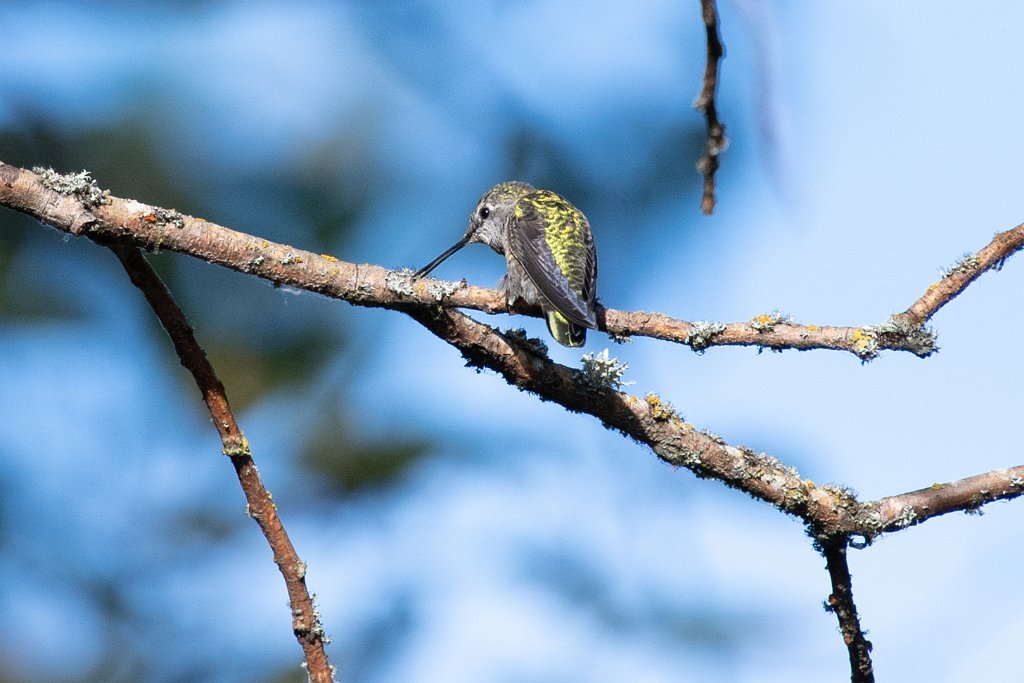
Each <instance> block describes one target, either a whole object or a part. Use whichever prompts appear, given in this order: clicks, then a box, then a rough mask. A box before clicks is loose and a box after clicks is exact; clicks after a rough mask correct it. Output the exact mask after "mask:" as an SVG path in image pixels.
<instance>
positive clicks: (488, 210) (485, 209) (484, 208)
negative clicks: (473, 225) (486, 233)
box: [476, 206, 491, 220]
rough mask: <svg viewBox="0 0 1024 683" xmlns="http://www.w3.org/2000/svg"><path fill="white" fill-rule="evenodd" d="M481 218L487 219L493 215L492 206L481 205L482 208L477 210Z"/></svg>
mask: <svg viewBox="0 0 1024 683" xmlns="http://www.w3.org/2000/svg"><path fill="white" fill-rule="evenodd" d="M476 214H477V215H478V216H480V218H482V219H483V220H487V217H488V216H490V215H491V208H490V207H489V206H481V207H480V210H479V211H477V212H476Z"/></svg>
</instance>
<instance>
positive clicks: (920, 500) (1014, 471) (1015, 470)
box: [877, 465, 1024, 531]
mask: <svg viewBox="0 0 1024 683" xmlns="http://www.w3.org/2000/svg"><path fill="white" fill-rule="evenodd" d="M1022 494H1024V465H1022V466H1018V467H1010V468H1008V469H999V470H993V471H991V472H985V473H984V474H978V475H975V476H973V477H967V478H966V479H960V480H958V481H952V482H949V483H946V484H932V485H931V486H929V487H928V488H923V489H919V490H917V491H910V492H909V493H901V494H899V495H896V496H886V497H885V498H882V499H880V500H879V501H877V505H878V512H879V523H880V526H881V529H882V531H895V530H897V529H902V528H904V527H908V526H913V525H915V524H920V523H921V522H923V521H925V520H928V519H931V518H932V517H938V516H940V515H945V514H949V513H950V512H979V508H981V506H982V505H985V504H987V503H991V502H993V501H997V500H1010V499H1012V498H1017V497H1019V496H1021V495H1022Z"/></svg>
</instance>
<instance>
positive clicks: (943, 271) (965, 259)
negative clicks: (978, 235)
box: [939, 251, 980, 280]
mask: <svg viewBox="0 0 1024 683" xmlns="http://www.w3.org/2000/svg"><path fill="white" fill-rule="evenodd" d="M979 265H980V262H979V261H978V257H977V256H975V255H974V254H972V253H971V252H969V251H968V252H964V253H963V254H960V256H958V257H957V259H956V261H953V265H950V266H944V267H942V268H939V275H941V276H942V279H943V280H945V279H946V278H947V277H949V276H950V275H953V274H955V273H961V274H963V275H967V274H969V273H972V272H974V271H975V270H977V268H978V266H979Z"/></svg>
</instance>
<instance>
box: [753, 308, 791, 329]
mask: <svg viewBox="0 0 1024 683" xmlns="http://www.w3.org/2000/svg"><path fill="white" fill-rule="evenodd" d="M789 322H790V317H789V316H788V315H786V314H785V313H782V312H781V311H779V310H778V309H776V310H774V311H772V312H771V313H762V314H761V315H755V316H754V317H753V318H751V319H750V326H751V327H752V328H754V330H755V331H757V332H761V333H762V334H763V333H765V332H771V331H772V330H774V329H775V326H776V325H784V324H786V323H789Z"/></svg>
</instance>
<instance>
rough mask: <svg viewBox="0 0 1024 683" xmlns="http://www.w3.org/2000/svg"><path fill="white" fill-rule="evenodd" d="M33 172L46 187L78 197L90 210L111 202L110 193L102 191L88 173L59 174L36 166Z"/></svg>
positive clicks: (68, 195) (50, 169) (83, 171)
mask: <svg viewBox="0 0 1024 683" xmlns="http://www.w3.org/2000/svg"><path fill="white" fill-rule="evenodd" d="M32 172H33V173H36V174H38V175H39V180H40V182H42V183H43V186H44V187H47V188H49V189H51V190H53V191H54V192H58V193H60V194H62V195H65V196H67V197H71V196H75V197H78V199H79V200H81V202H82V203H83V204H85V205H86V206H88V207H90V208H91V207H94V206H99V205H100V204H104V203H106V202H107V201H109V197H110V193H109V192H107V191H106V190H101V189H100V188H99V186H98V185H97V184H96V181H94V180H93V179H92V175H91V174H90V173H89V172H88V171H85V170H82V171H79V172H78V173H58V172H57V171H54V170H53V169H52V168H43V167H41V166H36V167H34V168H33V169H32Z"/></svg>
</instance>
